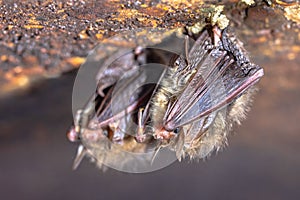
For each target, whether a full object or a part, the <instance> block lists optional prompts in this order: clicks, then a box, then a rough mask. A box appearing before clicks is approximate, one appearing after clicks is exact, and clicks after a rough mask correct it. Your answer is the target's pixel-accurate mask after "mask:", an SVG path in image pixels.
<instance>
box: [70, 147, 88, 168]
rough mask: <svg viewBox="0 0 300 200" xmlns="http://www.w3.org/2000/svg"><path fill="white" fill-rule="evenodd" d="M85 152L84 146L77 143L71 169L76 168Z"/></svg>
mask: <svg viewBox="0 0 300 200" xmlns="http://www.w3.org/2000/svg"><path fill="white" fill-rule="evenodd" d="M86 154H87V150H86V148H85V147H84V146H83V145H79V146H78V149H77V155H76V158H75V160H74V162H73V166H72V169H73V170H76V169H77V168H78V166H79V164H80V163H81V161H82V159H83V158H84V156H85V155H86Z"/></svg>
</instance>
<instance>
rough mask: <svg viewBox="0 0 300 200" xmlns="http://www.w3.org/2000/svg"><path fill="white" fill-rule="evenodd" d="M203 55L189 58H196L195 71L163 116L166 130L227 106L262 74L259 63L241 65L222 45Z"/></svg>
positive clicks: (201, 47) (191, 65)
mask: <svg viewBox="0 0 300 200" xmlns="http://www.w3.org/2000/svg"><path fill="white" fill-rule="evenodd" d="M196 42H197V41H196ZM197 48H198V49H200V50H201V49H204V48H205V47H204V46H200V48H199V47H197ZM192 53H194V54H196V53H197V51H196V50H194V52H192ZM197 54H200V53H197ZM202 55H203V56H202V57H200V59H197V60H196V59H194V60H191V61H189V62H193V63H190V64H189V65H190V68H191V69H192V70H196V72H195V73H194V75H193V76H192V78H191V79H190V81H189V82H188V84H187V86H186V87H185V89H184V90H183V92H182V93H181V94H180V95H179V96H178V98H177V99H176V100H175V101H174V103H173V104H172V106H170V107H169V109H168V110H167V112H166V114H165V117H164V119H165V121H164V127H165V128H166V129H167V130H174V129H175V128H177V127H180V126H184V125H186V124H190V123H192V122H194V121H196V120H199V119H201V118H202V117H205V116H207V115H209V114H210V113H212V112H214V111H217V110H218V109H220V108H222V107H224V106H226V105H227V104H229V103H231V102H232V101H233V100H234V99H236V98H237V97H239V96H240V95H241V94H242V93H243V92H244V91H245V90H246V89H248V88H249V87H250V86H252V85H253V84H255V83H256V82H257V81H258V80H259V79H260V78H261V77H262V76H263V70H262V68H260V67H259V66H257V65H254V64H252V63H247V64H246V66H243V67H241V66H239V65H238V64H237V63H236V62H235V61H234V58H233V56H231V55H229V54H227V52H226V51H225V50H222V49H220V48H213V49H211V50H208V51H206V52H205V53H202ZM245 68H246V69H247V73H245V70H244V69H245ZM183 76H184V75H183Z"/></svg>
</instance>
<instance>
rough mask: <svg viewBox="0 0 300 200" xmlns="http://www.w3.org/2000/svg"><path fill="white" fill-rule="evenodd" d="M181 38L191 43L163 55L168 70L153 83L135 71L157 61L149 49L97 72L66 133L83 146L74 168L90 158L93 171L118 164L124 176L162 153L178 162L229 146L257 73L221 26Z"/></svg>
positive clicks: (121, 59)
mask: <svg viewBox="0 0 300 200" xmlns="http://www.w3.org/2000/svg"><path fill="white" fill-rule="evenodd" d="M185 38H187V39H189V38H190V39H191V38H195V41H193V42H192V45H190V42H189V40H187V39H186V40H185V44H186V45H185V55H174V54H173V56H172V57H173V59H171V58H170V57H168V56H166V55H167V54H164V55H163V56H164V59H162V60H163V61H161V62H160V63H162V64H164V65H165V66H166V67H165V68H164V69H163V70H161V71H159V72H157V73H158V75H159V76H158V78H157V79H156V81H155V84H154V85H153V84H152V85H147V80H148V79H149V78H151V77H152V74H149V73H145V72H144V71H143V70H142V69H143V68H142V67H141V65H142V64H146V63H147V62H148V60H149V59H148V58H149V57H152V58H153V57H157V55H158V54H156V53H155V50H153V49H152V50H151V51H147V50H146V48H141V47H136V48H135V49H133V50H132V51H131V52H130V53H129V54H126V55H122V56H120V55H118V54H119V53H120V54H121V52H117V53H116V54H115V56H116V55H117V57H119V58H118V59H116V60H115V61H114V62H113V63H111V64H110V65H108V67H106V68H105V69H103V68H101V69H100V71H99V74H98V75H97V81H98V89H97V91H96V92H95V94H93V95H92V97H91V99H90V101H89V102H88V103H87V105H86V107H85V108H83V109H81V110H79V111H78V113H77V116H76V117H75V124H74V127H73V128H71V130H70V131H69V133H68V137H69V139H70V140H71V141H76V140H80V141H81V143H82V144H81V145H80V148H79V153H78V156H77V158H76V159H75V163H74V167H75V168H76V167H77V166H78V164H79V163H80V161H81V159H82V158H83V157H84V155H88V156H89V157H91V158H92V159H93V160H94V161H95V162H97V165H98V166H99V167H103V164H104V165H108V166H110V167H113V168H114V167H117V166H119V165H122V166H124V167H123V169H125V168H126V170H125V171H130V170H129V169H133V168H137V169H138V168H139V166H142V165H143V166H144V165H151V159H153V158H154V157H155V156H156V155H157V153H159V152H160V150H161V149H162V148H168V149H170V150H172V151H174V152H175V154H176V157H177V159H178V160H181V159H182V158H185V157H186V156H189V157H190V158H191V159H201V158H205V157H207V156H209V155H210V154H211V153H212V152H214V151H219V150H220V149H221V148H222V147H223V146H224V145H225V144H227V136H228V134H229V132H230V130H231V129H232V126H233V124H235V123H237V124H239V123H240V121H241V120H242V119H244V118H245V114H246V112H247V111H248V110H249V106H250V103H251V101H252V95H253V93H255V90H256V89H255V87H254V84H255V83H256V82H257V81H258V80H259V79H260V78H261V77H262V76H263V69H262V68H261V67H259V66H257V65H255V64H253V63H252V62H250V60H249V57H248V55H247V53H246V51H245V50H244V48H243V47H242V44H241V43H240V42H239V41H238V40H237V39H236V37H235V36H234V35H233V34H232V33H230V32H229V31H228V30H226V29H225V30H223V31H221V30H220V29H218V28H217V27H216V26H215V27H210V26H207V27H206V28H204V29H203V30H202V31H201V32H200V33H199V34H197V35H195V34H191V33H186V36H185ZM189 46H191V48H189ZM150 68H151V67H148V69H150ZM137 86H142V87H137ZM105 91H106V92H105ZM117 168H118V167H117Z"/></svg>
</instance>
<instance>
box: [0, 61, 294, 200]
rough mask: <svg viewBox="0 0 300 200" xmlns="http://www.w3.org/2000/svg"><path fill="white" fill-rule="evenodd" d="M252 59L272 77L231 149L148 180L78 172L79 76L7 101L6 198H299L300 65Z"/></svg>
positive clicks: (1, 174) (1, 116)
mask: <svg viewBox="0 0 300 200" xmlns="http://www.w3.org/2000/svg"><path fill="white" fill-rule="evenodd" d="M253 59H254V61H255V62H256V63H257V64H259V65H261V66H263V67H264V68H265V77H264V78H263V79H262V80H261V81H260V83H259V86H260V91H259V92H258V94H257V95H256V98H255V101H254V104H253V108H252V111H251V112H250V113H249V115H248V119H247V120H245V121H244V123H243V124H242V126H240V127H237V128H236V129H235V134H233V135H232V136H231V137H230V139H229V146H228V147H227V148H226V149H225V150H224V151H223V152H221V153H219V154H218V155H217V156H213V157H211V158H210V159H208V160H207V161H205V162H200V163H196V162H193V163H190V162H189V161H187V160H185V161H183V162H181V163H178V162H176V163H174V164H172V165H171V166H169V167H166V168H164V169H163V170H160V171H156V172H153V173H149V174H138V175H137V174H125V173H121V172H117V171H115V170H109V171H107V172H105V173H102V172H100V171H98V170H97V169H96V168H95V167H94V165H92V164H90V163H89V162H88V161H87V160H85V161H84V162H83V163H82V165H81V166H80V167H79V169H78V170H77V171H71V166H72V160H73V158H74V156H75V149H76V145H74V144H71V143H69V142H68V141H67V139H66V136H65V131H66V130H67V128H68V126H69V125H70V123H71V121H72V116H71V92H72V85H73V80H74V78H75V74H74V73H72V74H67V75H64V76H62V77H61V78H59V79H53V80H49V81H47V82H43V83H40V84H39V87H37V88H32V89H31V90H30V91H27V92H25V93H24V94H20V95H19V96H16V97H8V98H6V99H1V104H0V110H1V113H0V127H1V132H0V138H1V139H0V152H1V153H0V160H1V165H0V185H1V194H0V196H1V199H45V200H46V199H63V198H70V199H71V198H72V199H85V198H87V197H88V198H89V199H102V198H103V199H104V198H126V199H129V198H134V197H135V198H139V197H141V198H143V199H154V198H157V199H158V198H159V199H171V198H172V199H183V198H185V199H196V198H197V199H200V198H201V199H221V198H223V199H297V197H299V196H300V191H299V190H298V186H299V185H300V174H299V169H300V157H299V155H298V152H299V150H300V135H299V133H300V126H299V125H298V123H299V122H298V121H299V118H300V105H299V102H300V92H299V91H300V90H299V89H300V88H299V87H300V84H299V83H300V81H299V77H300V69H299V66H298V65H299V64H297V62H296V60H288V59H285V60H283V59H282V58H278V59H277V60H275V59H272V60H270V59H268V58H264V59H262V58H260V59H259V58H257V59H256V58H255V57H253Z"/></svg>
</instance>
